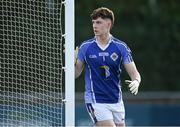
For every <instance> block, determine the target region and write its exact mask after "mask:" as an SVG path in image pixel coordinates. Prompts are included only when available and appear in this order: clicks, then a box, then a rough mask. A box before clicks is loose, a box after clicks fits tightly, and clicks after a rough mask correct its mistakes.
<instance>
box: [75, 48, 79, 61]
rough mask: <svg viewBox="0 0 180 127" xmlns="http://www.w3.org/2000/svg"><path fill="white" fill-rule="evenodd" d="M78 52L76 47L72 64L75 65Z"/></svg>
mask: <svg viewBox="0 0 180 127" xmlns="http://www.w3.org/2000/svg"><path fill="white" fill-rule="evenodd" d="M78 51H79V48H78V47H76V49H75V51H74V62H75V64H76V61H77V55H78Z"/></svg>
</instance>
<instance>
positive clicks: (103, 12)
mask: <svg viewBox="0 0 180 127" xmlns="http://www.w3.org/2000/svg"><path fill="white" fill-rule="evenodd" d="M99 17H101V18H102V19H110V20H111V22H112V25H113V24H114V13H113V11H111V10H110V9H108V8H106V7H100V8H97V9H95V10H94V11H93V13H92V14H91V19H92V20H95V19H97V18H99Z"/></svg>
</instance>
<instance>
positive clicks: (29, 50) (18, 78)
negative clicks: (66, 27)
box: [0, 0, 63, 126]
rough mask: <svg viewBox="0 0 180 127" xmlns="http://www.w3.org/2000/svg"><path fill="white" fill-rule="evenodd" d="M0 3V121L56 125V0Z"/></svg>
mask: <svg viewBox="0 0 180 127" xmlns="http://www.w3.org/2000/svg"><path fill="white" fill-rule="evenodd" d="M0 8H1V9H0V10H1V11H0V24H1V25H0V126H61V125H62V106H63V103H62V99H63V97H62V51H61V50H62V30H61V11H62V4H61V0H1V1H0Z"/></svg>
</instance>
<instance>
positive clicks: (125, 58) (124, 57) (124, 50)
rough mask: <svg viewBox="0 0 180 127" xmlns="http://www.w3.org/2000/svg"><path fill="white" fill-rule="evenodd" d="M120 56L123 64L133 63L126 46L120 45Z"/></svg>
mask: <svg viewBox="0 0 180 127" xmlns="http://www.w3.org/2000/svg"><path fill="white" fill-rule="evenodd" d="M121 55H122V60H123V63H131V62H133V58H132V52H131V50H130V48H129V47H128V46H127V45H126V44H122V45H121Z"/></svg>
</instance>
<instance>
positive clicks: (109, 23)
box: [108, 20, 112, 29]
mask: <svg viewBox="0 0 180 127" xmlns="http://www.w3.org/2000/svg"><path fill="white" fill-rule="evenodd" d="M108 27H109V29H111V28H112V22H111V21H110V20H109V21H108Z"/></svg>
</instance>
